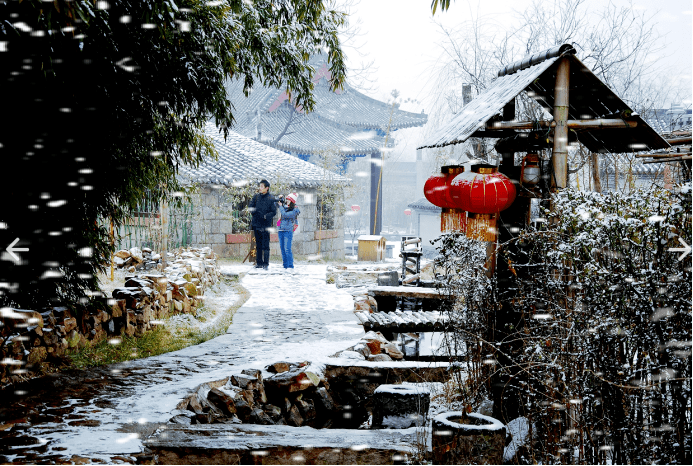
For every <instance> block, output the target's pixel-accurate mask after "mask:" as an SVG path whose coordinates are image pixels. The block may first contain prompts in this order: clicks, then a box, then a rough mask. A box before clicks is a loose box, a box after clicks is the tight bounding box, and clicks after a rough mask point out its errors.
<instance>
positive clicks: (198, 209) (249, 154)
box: [179, 122, 348, 260]
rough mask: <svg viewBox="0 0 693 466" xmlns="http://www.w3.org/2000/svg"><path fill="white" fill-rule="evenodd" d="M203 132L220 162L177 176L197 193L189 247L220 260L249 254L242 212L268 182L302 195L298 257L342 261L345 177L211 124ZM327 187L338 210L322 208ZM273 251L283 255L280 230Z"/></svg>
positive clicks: (272, 242)
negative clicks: (222, 131)
mask: <svg viewBox="0 0 693 466" xmlns="http://www.w3.org/2000/svg"><path fill="white" fill-rule="evenodd" d="M205 133H206V135H207V136H209V137H210V138H211V139H212V141H213V142H214V146H215V148H216V149H217V151H218V153H219V158H218V159H217V160H211V159H210V160H207V161H205V162H204V163H202V164H201V165H200V166H199V167H196V168H193V167H190V166H187V165H186V166H181V168H180V172H179V177H180V179H181V181H182V183H183V184H185V185H191V186H196V187H197V188H198V192H197V194H196V195H194V196H192V199H193V206H192V214H191V215H190V216H189V217H188V218H187V223H188V227H189V230H190V231H189V235H188V236H189V243H190V244H192V245H194V246H209V247H211V248H212V249H213V250H214V252H216V253H217V254H218V255H219V256H221V257H236V258H239V257H240V258H242V257H244V256H245V255H247V253H248V252H249V250H250V242H251V234H250V233H249V232H248V230H249V225H248V222H247V219H245V220H246V221H244V219H243V218H242V216H243V207H245V205H246V204H245V202H247V200H248V196H251V195H252V193H254V191H255V188H256V186H257V183H258V182H259V181H260V180H261V179H267V180H268V181H269V182H270V184H271V185H272V187H271V189H270V192H272V193H273V194H274V195H286V194H288V192H297V193H298V195H299V196H298V202H297V205H298V207H299V209H301V214H300V215H299V219H298V225H299V226H298V229H297V230H296V232H295V233H294V253H295V254H298V255H305V256H316V257H318V256H319V257H327V258H330V259H343V258H344V239H343V238H344V226H343V216H342V215H338V214H337V213H338V212H339V211H340V208H339V206H341V204H342V203H343V201H344V196H343V192H342V190H341V189H340V185H343V184H344V183H345V182H347V181H348V180H347V179H346V178H345V177H343V176H341V175H339V174H337V173H333V172H330V171H327V170H323V169H322V168H320V167H316V166H315V165H313V164H311V163H308V162H306V161H304V160H300V159H297V158H296V157H292V156H291V155H288V154H286V153H285V152H282V151H280V150H276V149H273V148H271V147H268V146H266V145H264V144H260V143H258V142H257V141H253V140H251V139H249V138H246V137H244V136H241V135H239V134H237V133H235V132H233V131H230V132H229V134H228V136H227V137H226V138H224V137H223V135H221V134H220V133H219V130H218V129H217V128H216V127H215V126H214V124H213V123H211V122H210V123H207V125H206V128H205ZM325 183H329V184H330V185H331V189H332V191H333V192H334V193H335V194H334V198H335V200H334V203H335V205H336V207H337V208H334V207H335V206H330V208H321V206H320V198H321V189H320V187H321V185H323V184H325ZM241 192H244V193H245V195H243V194H241ZM277 219H278V217H275V219H274V221H275V222H276V220H277ZM270 250H271V254H272V260H274V258H276V257H279V256H280V251H279V244H278V238H277V234H276V231H275V232H272V234H271V235H270Z"/></svg>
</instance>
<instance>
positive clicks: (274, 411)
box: [265, 405, 284, 424]
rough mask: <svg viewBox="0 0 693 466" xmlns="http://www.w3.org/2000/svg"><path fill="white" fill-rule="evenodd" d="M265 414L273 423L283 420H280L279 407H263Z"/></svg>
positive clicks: (280, 411) (280, 412)
mask: <svg viewBox="0 0 693 466" xmlns="http://www.w3.org/2000/svg"><path fill="white" fill-rule="evenodd" d="M265 414H267V415H268V416H269V417H270V419H272V422H273V423H275V424H276V423H277V422H278V421H279V420H280V419H281V420H282V421H283V420H284V419H283V418H282V410H281V408H279V406H274V405H265Z"/></svg>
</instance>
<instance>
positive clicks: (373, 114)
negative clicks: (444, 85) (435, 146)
mask: <svg viewBox="0 0 693 466" xmlns="http://www.w3.org/2000/svg"><path fill="white" fill-rule="evenodd" d="M311 65H312V66H313V67H314V68H315V69H316V73H315V76H314V78H313V82H314V83H315V88H314V89H313V95H314V97H315V101H316V105H315V111H314V112H312V113H310V114H304V113H303V112H301V111H300V110H299V111H297V112H296V114H295V115H294V119H293V120H292V123H291V126H290V127H289V129H288V130H287V132H286V134H285V135H284V136H283V137H282V138H281V139H280V141H278V143H276V144H275V143H274V142H273V141H274V140H275V139H276V138H277V136H279V135H280V134H281V132H282V131H283V130H284V128H285V126H286V123H287V121H288V118H289V115H290V107H289V105H290V103H289V102H288V99H287V96H286V93H285V92H284V90H282V89H276V88H268V87H265V86H262V85H257V86H255V87H254V88H253V90H252V92H251V93H250V95H249V96H248V97H245V95H244V94H243V81H241V80H233V81H229V82H227V83H226V90H227V95H228V96H229V98H230V100H231V102H233V105H234V108H235V112H234V116H235V118H236V122H235V124H234V126H233V128H232V129H233V130H234V131H236V132H238V133H239V134H243V135H244V136H247V137H250V138H256V136H257V128H258V113H259V118H260V123H261V125H260V126H261V130H262V132H261V134H262V142H263V143H265V144H268V145H270V146H272V147H276V148H278V149H281V150H288V151H292V152H297V153H300V154H315V153H316V152H320V151H323V150H325V149H335V148H336V149H338V150H339V151H340V152H341V153H343V154H345V155H366V154H371V153H373V152H377V151H379V150H380V149H381V148H382V147H383V146H384V145H385V137H384V135H385V133H386V132H387V129H388V127H389V128H390V130H391V131H395V130H397V129H400V128H410V127H415V126H423V125H424V124H425V123H426V121H427V120H428V116H427V115H425V114H424V113H423V112H422V113H412V112H406V111H403V110H400V109H399V108H396V107H395V108H393V107H392V105H390V104H387V103H384V102H380V101H378V100H375V99H372V98H370V97H368V96H366V95H364V94H362V93H360V92H359V91H357V90H356V89H353V88H352V87H351V86H349V85H348V84H345V85H344V89H343V90H341V91H337V92H333V91H331V90H330V89H329V82H328V80H329V78H330V76H331V75H330V72H329V69H328V68H327V62H326V59H325V57H324V56H322V55H318V56H315V57H313V58H312V59H311ZM392 144H393V138H392V136H391V137H390V138H389V141H388V146H391V145H392Z"/></svg>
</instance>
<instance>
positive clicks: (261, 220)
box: [248, 180, 277, 270]
mask: <svg viewBox="0 0 693 466" xmlns="http://www.w3.org/2000/svg"><path fill="white" fill-rule="evenodd" d="M269 188H270V184H269V181H267V180H262V181H260V184H259V185H258V189H257V194H255V195H254V196H253V198H252V199H251V200H250V204H248V207H249V208H250V211H251V212H252V216H253V219H252V222H251V223H250V226H251V227H252V229H253V233H254V234H255V247H256V251H257V259H256V260H255V267H256V268H263V269H265V270H267V269H268V268H269V256H270V232H269V230H268V228H270V227H271V226H272V218H273V217H274V216H275V215H276V214H277V206H276V205H275V199H274V196H273V195H271V194H270V192H269Z"/></svg>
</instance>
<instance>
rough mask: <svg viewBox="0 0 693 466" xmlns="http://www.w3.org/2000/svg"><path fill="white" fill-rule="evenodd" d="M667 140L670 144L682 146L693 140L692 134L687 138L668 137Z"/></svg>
mask: <svg viewBox="0 0 693 466" xmlns="http://www.w3.org/2000/svg"><path fill="white" fill-rule="evenodd" d="M666 142H668V143H669V145H670V146H681V145H683V144H690V143H691V142H692V141H691V136H688V137H687V138H676V139H666Z"/></svg>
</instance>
